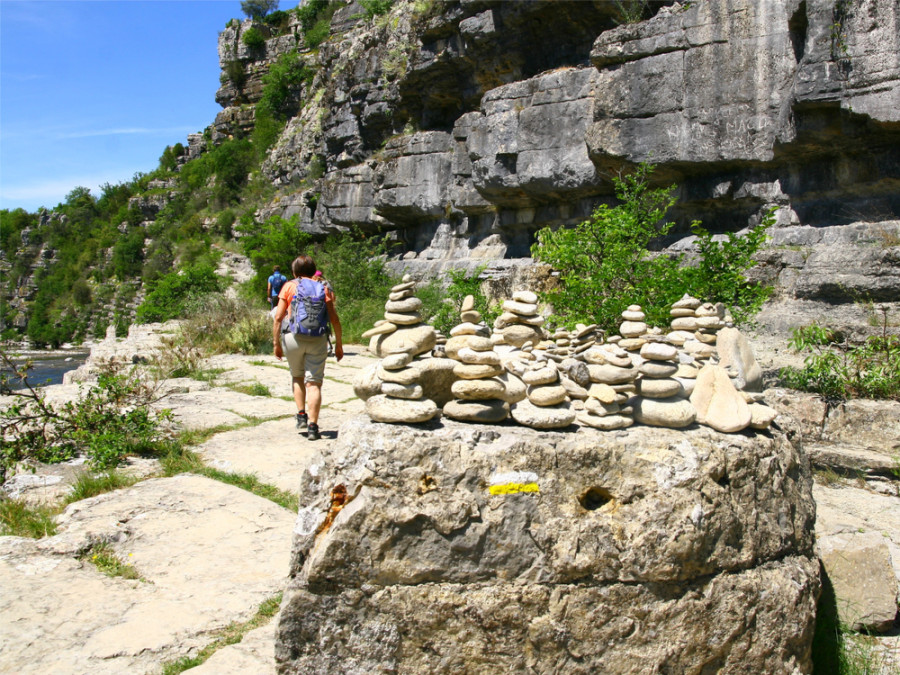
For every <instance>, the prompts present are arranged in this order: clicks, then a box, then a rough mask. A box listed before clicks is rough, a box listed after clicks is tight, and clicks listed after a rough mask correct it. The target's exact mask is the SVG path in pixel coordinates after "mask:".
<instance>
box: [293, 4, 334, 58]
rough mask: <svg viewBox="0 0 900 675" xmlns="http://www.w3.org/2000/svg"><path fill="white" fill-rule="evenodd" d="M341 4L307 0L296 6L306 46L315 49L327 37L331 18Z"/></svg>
mask: <svg viewBox="0 0 900 675" xmlns="http://www.w3.org/2000/svg"><path fill="white" fill-rule="evenodd" d="M341 6H342V3H340V2H329V0H307V2H305V3H303V4H302V5H301V6H300V7H298V8H297V10H296V11H297V18H298V19H299V20H300V27H301V28H302V29H303V38H304V40H305V41H306V46H307V47H309V48H311V49H315V48H316V47H318V46H319V45H320V44H322V43H323V42H325V40H327V39H328V36H329V34H330V30H331V18H332V17H333V16H334V13H335V12H336V11H337V10H338V9H339V8H340V7H341Z"/></svg>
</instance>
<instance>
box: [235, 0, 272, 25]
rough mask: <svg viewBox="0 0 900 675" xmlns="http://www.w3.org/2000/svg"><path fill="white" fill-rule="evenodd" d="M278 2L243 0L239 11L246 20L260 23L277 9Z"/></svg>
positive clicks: (270, 0)
mask: <svg viewBox="0 0 900 675" xmlns="http://www.w3.org/2000/svg"><path fill="white" fill-rule="evenodd" d="M278 2H279V0H243V2H241V11H242V12H243V13H244V15H245V16H246V17H247V18H248V19H253V20H254V21H262V19H263V18H264V17H265V16H266V14H269V13H270V12H274V11H275V10H277V9H278Z"/></svg>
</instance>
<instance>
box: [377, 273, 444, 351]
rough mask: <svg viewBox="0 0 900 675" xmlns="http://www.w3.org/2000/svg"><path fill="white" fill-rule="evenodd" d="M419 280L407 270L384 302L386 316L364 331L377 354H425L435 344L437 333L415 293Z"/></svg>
mask: <svg viewBox="0 0 900 675" xmlns="http://www.w3.org/2000/svg"><path fill="white" fill-rule="evenodd" d="M415 288H416V282H415V281H413V280H412V278H411V277H410V276H409V275H408V274H407V275H405V276H404V277H403V279H402V281H401V283H399V284H397V285H396V286H394V287H393V288H391V293H390V295H389V296H388V301H387V303H385V305H384V319H383V320H381V321H378V322H376V324H375V327H374V328H371V329H370V330H368V331H366V332H365V333H363V335H362V337H363V338H364V339H369V351H371V352H372V353H373V354H375V355H376V356H381V357H383V356H387V355H388V354H400V353H408V354H411V355H413V356H415V355H416V354H424V353H425V352H428V351H430V350H431V349H433V348H434V346H435V342H436V338H437V336H436V333H435V330H434V328H433V327H432V326H429V325H428V324H426V323H423V322H422V315H421V314H420V313H419V309H420V308H421V307H422V301H421V300H419V298H417V297H416V296H415Z"/></svg>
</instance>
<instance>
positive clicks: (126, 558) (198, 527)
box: [0, 346, 371, 674]
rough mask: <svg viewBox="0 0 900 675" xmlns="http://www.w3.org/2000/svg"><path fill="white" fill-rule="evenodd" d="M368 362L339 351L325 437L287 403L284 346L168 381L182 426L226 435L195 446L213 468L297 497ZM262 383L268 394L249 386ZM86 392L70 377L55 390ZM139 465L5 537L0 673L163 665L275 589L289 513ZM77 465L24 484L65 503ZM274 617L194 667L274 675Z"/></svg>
mask: <svg viewBox="0 0 900 675" xmlns="http://www.w3.org/2000/svg"><path fill="white" fill-rule="evenodd" d="M370 362H371V358H370V357H369V356H367V355H366V354H365V352H364V350H363V349H362V348H359V347H353V346H350V347H348V349H347V354H346V357H345V358H344V359H343V361H342V362H341V363H340V364H337V363H336V362H334V361H333V360H331V361H330V362H329V364H328V367H327V369H326V383H325V385H324V388H323V391H324V397H325V406H324V407H323V410H322V415H321V418H320V427H321V428H322V431H323V434H322V438H321V439H320V440H319V441H315V442H310V441H308V440H306V438H305V436H302V435H298V433H297V431H296V429H295V427H294V419H293V413H294V412H295V407H294V404H293V402H292V400H285V399H289V397H290V376H289V373H288V371H287V370H286V366H285V365H284V363H283V362H281V363H279V362H277V361H276V360H275V359H274V357H242V356H220V357H215V358H213V359H210V360H209V361H208V362H207V363H205V364H204V368H206V369H208V370H212V371H214V372H218V374H217V376H216V378H215V380H213V381H212V383H211V384H208V383H206V382H199V381H196V380H189V379H183V378H182V379H178V380H170V381H167V382H166V387H167V388H168V390H169V391H170V392H171V393H170V394H169V396H167V398H166V399H165V400H164V401H163V402H162V404H161V405H163V406H165V407H169V408H171V409H172V410H173V412H174V414H175V417H176V419H177V420H178V422H179V424H180V425H181V426H182V427H183V428H186V429H199V430H204V429H205V430H209V431H212V432H215V433H213V435H212V436H211V437H210V438H209V439H208V440H206V441H205V442H204V443H203V444H202V445H200V446H198V447H197V448H195V450H196V451H197V452H198V454H199V456H200V457H201V458H202V460H203V461H204V463H205V464H207V465H208V466H211V467H213V468H216V469H219V470H221V471H226V472H230V473H237V474H253V475H255V476H256V478H257V479H258V480H259V481H260V482H262V483H265V484H268V485H272V486H275V487H277V488H280V489H281V490H284V491H286V492H296V490H297V486H298V485H299V482H300V481H299V474H300V472H301V471H302V470H303V467H304V466H305V462H306V460H307V458H308V457H309V456H310V454H311V453H312V452H313V450H320V449H322V446H327V445H328V444H329V443H331V442H333V440H334V439H335V438H336V436H337V429H338V427H339V425H340V423H341V421H342V420H343V418H345V417H346V416H347V415H352V414H356V413H358V412H360V411H361V410H362V402H361V401H359V400H358V399H356V397H355V396H354V395H353V389H352V380H353V378H354V377H355V375H356V373H357V372H358V371H359V370H360V369H361V368H363V367H364V366H365V365H367V364H368V363H370ZM262 388H266V389H268V391H269V392H270V393H271V396H254V395H251V394H248V393H245V392H248V391H257V392H259V391H262ZM75 389H76V387H75V385H60V386H59V387H58V388H55V390H54V391H52V392H51V396H53V397H54V398H57V397H58V398H64V397H66V396H71V395H72V394H73V392H74V390H75ZM133 468H134V470H137V471H139V472H140V473H141V474H142V475H143V476H146V477H148V478H147V479H146V480H142V481H140V482H138V483H136V484H135V485H134V486H132V487H129V488H125V489H121V490H116V491H114V492H110V493H106V494H102V495H99V496H97V497H93V498H90V499H86V500H82V501H80V502H76V503H74V504H72V505H70V506H69V507H67V508H66V510H65V511H64V512H63V514H61V516H59V518H58V521H59V533H58V534H57V535H55V536H52V537H47V538H44V539H40V540H31V539H22V538H18V537H0V635H2V640H0V672H17V673H75V672H78V673H82V672H84V673H86V672H91V673H122V672H129V673H157V672H161V671H162V667H163V665H164V664H166V663H169V662H172V661H175V660H177V659H179V658H182V657H185V656H193V655H195V654H196V653H197V652H198V651H199V650H201V649H203V648H204V647H206V646H207V645H208V644H210V643H211V642H213V641H214V640H215V639H216V638H218V637H219V635H220V633H221V631H222V630H223V629H225V628H226V627H228V626H229V625H230V624H231V625H234V624H245V623H246V622H248V621H250V620H251V619H252V618H253V617H254V615H256V613H257V609H258V607H259V606H260V605H261V604H262V603H264V602H265V601H267V600H271V599H273V598H277V597H278V595H279V593H280V591H281V589H282V588H283V586H284V581H285V576H286V574H287V570H288V558H289V555H290V546H291V531H292V527H293V520H294V514H293V512H292V511H290V510H288V509H286V508H284V507H282V506H279V505H278V504H275V503H273V502H272V501H269V500H267V499H265V498H263V497H259V496H256V495H254V494H252V493H250V492H248V491H245V490H243V489H240V488H238V487H234V486H232V485H227V484H225V483H222V482H220V481H217V480H213V479H211V478H207V477H204V476H198V475H193V474H180V475H177V476H174V477H171V478H160V477H152V476H153V472H154V466H153V465H152V462H150V463H149V466H148V462H147V461H146V460H145V461H143V462H136V463H135V465H134V467H133ZM77 469H78V468H77V467H71V466H70V467H59V466H57V467H53V468H50V469H48V471H47V472H46V473H45V475H42V474H43V473H44V472H38V474H37V475H34V476H30V477H26V478H27V480H20V484H19V485H18V495H19V496H20V497H23V498H25V499H27V500H28V501H29V502H32V503H35V502H41V501H45V502H46V501H52V500H54V499H58V498H59V497H60V496H62V495H64V494H65V492H66V489H67V488H66V485H67V483H69V482H71V479H72V477H73V476H74V475H75V474H76V473H77ZM101 545H105V548H103V547H102V546H101ZM98 547H100V548H98ZM98 552H99V553H98ZM104 552H112V553H113V554H114V555H115V556H116V557H117V558H118V559H119V560H120V561H122V562H123V563H126V564H128V565H130V566H132V567H133V569H134V570H135V571H136V574H137V575H139V578H138V579H126V578H123V577H121V576H116V577H109V576H106V575H105V574H103V573H102V572H101V571H100V570H99V569H98V567H97V566H96V565H95V564H92V562H96V559H95V556H97V555H103V554H104ZM275 625H276V623H275V622H274V621H272V620H269V621H268V622H267V623H265V624H264V625H262V626H261V627H260V628H257V629H255V630H251V631H250V632H248V633H247V634H245V635H244V636H243V639H242V640H241V641H240V642H239V643H238V644H235V645H232V646H228V647H225V648H223V649H221V650H219V651H217V652H216V653H215V654H214V655H213V656H212V657H211V658H210V659H209V660H208V661H206V663H204V664H203V665H201V666H199V667H197V668H195V669H192V670H191V671H190V672H208V673H219V674H221V673H250V672H252V673H270V672H272V673H274V660H273V651H274V650H273V644H274V627H275Z"/></svg>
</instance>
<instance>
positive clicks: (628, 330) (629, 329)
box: [617, 305, 650, 352]
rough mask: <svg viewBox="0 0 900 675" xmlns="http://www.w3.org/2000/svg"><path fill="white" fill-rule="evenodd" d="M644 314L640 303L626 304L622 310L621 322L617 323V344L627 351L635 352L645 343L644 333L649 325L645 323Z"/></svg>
mask: <svg viewBox="0 0 900 675" xmlns="http://www.w3.org/2000/svg"><path fill="white" fill-rule="evenodd" d="M646 318H647V317H646V315H645V314H644V310H643V309H642V308H641V306H640V305H628V308H627V309H626V310H625V311H624V312H622V319H623V321H622V323H621V324H620V325H619V335H620V336H621V339H620V340H619V341H618V343H617V344H618V345H619V346H620V347H621V348H622V349H624V350H626V351H629V352H636V351H638V350H639V349H640V348H641V347H643V346H644V343H646V341H647V340H646V337H645V336H646V335H647V331H648V330H649V328H650V327H649V326H648V325H647V324H646Z"/></svg>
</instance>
